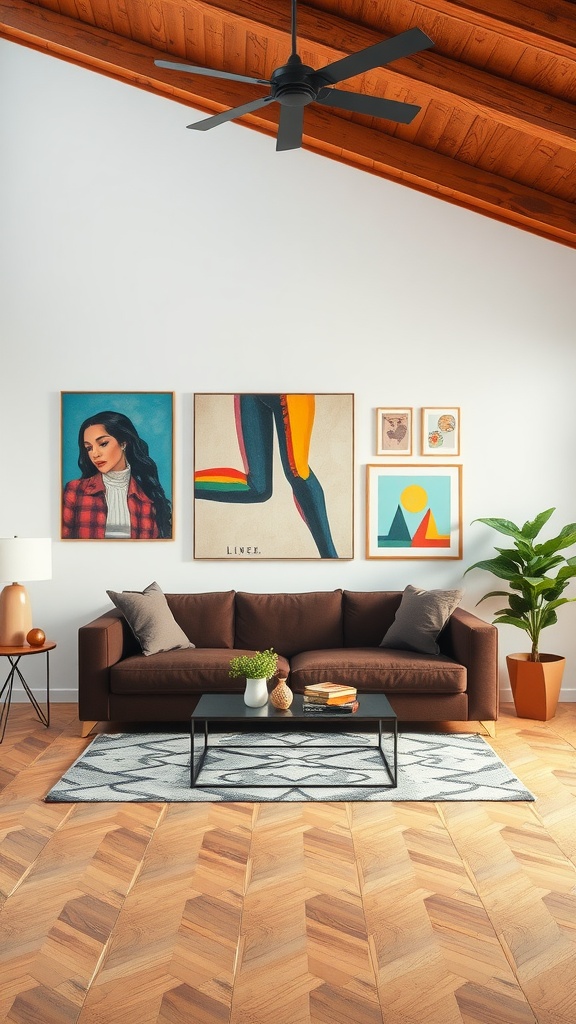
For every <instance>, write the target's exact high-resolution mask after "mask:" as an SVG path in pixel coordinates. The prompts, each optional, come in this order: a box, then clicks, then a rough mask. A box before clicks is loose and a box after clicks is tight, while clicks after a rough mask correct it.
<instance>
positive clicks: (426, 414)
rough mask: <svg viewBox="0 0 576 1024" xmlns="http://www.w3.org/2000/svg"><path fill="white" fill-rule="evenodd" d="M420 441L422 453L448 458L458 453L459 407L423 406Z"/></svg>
mask: <svg viewBox="0 0 576 1024" xmlns="http://www.w3.org/2000/svg"><path fill="white" fill-rule="evenodd" d="M420 443H421V450H422V455H438V456H440V457H443V458H445V459H446V458H450V457H451V456H452V455H460V409H459V407H458V406H445V405H439V406H425V407H424V408H423V409H422V417H421V435H420Z"/></svg>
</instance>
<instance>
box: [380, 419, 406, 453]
mask: <svg viewBox="0 0 576 1024" xmlns="http://www.w3.org/2000/svg"><path fill="white" fill-rule="evenodd" d="M376 455H412V409H410V408H409V409H376Z"/></svg>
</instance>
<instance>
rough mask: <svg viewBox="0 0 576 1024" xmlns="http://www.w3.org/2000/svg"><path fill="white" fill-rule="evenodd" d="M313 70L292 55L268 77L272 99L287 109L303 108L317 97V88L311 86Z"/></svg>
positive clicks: (294, 54) (296, 56)
mask: <svg viewBox="0 0 576 1024" xmlns="http://www.w3.org/2000/svg"><path fill="white" fill-rule="evenodd" d="M314 74H315V71H314V68H311V67H309V66H308V65H307V64H303V63H302V61H301V60H300V57H299V56H298V54H296V53H293V54H291V55H290V57H289V58H288V63H287V64H283V65H282V67H280V68H276V70H275V71H273V72H272V75H271V76H270V82H271V84H272V91H273V94H274V98H275V99H276V100H278V102H279V103H283V104H285V105H286V106H288V107H305V106H306V105H307V104H308V103H313V102H314V100H315V99H316V98H317V96H318V92H319V89H318V87H316V86H314V85H313V84H312V80H311V79H312V76H313V75H314Z"/></svg>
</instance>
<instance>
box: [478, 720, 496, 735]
mask: <svg viewBox="0 0 576 1024" xmlns="http://www.w3.org/2000/svg"><path fill="white" fill-rule="evenodd" d="M480 725H482V726H483V727H484V728H485V729H486V732H487V733H488V735H489V736H492V738H493V739H495V737H496V722H495V721H494V722H493V721H489V722H480Z"/></svg>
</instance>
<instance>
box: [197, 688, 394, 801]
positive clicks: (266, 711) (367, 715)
mask: <svg viewBox="0 0 576 1024" xmlns="http://www.w3.org/2000/svg"><path fill="white" fill-rule="evenodd" d="M302 704H303V697H302V695H301V694H299V693H295V694H294V700H293V702H292V705H291V706H290V708H289V709H288V711H278V710H277V709H276V708H275V707H273V705H272V704H270V702H268V704H265V705H264V707H262V708H249V707H248V706H247V705H246V704H245V703H244V698H243V696H242V694H239V693H209V694H204V696H203V697H201V698H200V700H199V701H198V704H197V705H196V707H195V708H194V711H193V712H192V717H191V719H190V786H191V787H192V786H198V787H202V786H206V787H208V786H212V785H214V783H202V782H199V781H198V776H199V775H200V772H201V771H202V767H203V765H204V762H205V760H206V755H207V753H208V749H209V746H210V726H222V725H224V724H226V723H230V724H232V725H234V726H239V725H244V724H246V723H250V722H254V723H255V722H256V721H259V722H269V723H270V725H272V724H273V725H274V727H275V728H276V726H277V725H278V726H280V727H281V728H282V729H283V730H284V729H285V730H288V731H290V730H292V731H294V730H295V727H296V728H297V727H301V726H302V725H305V726H306V729H309V728H311V727H312V728H313V727H314V726H315V725H317V724H318V723H322V724H324V723H326V722H329V723H330V725H331V726H332V727H334V726H336V727H337V729H338V731H339V732H342V733H343V734H344V735H345V733H346V731H347V730H353V729H354V727H355V726H356V725H358V724H359V723H360V722H362V723H371V724H373V725H374V726H375V729H376V730H377V737H378V742H377V745H376V746H374V745H373V744H367V745H366V747H358V746H351V745H350V744H346V743H337V744H334V743H330V744H329V748H330V749H331V750H333V749H334V747H340V748H341V749H345V750H366V749H370V750H377V751H378V752H379V754H380V757H381V759H382V763H383V765H384V767H385V769H386V773H387V775H388V778H389V780H390V782H389V783H388V784H386V788H390V789H395V788H396V786H397V785H398V719H397V717H396V714H395V713H394V711H393V710H392V707H391V706H390V703H389V701H388V699H387V698H386V697H385V696H384V694H383V693H359V694H358V710H357V711H355V712H354V713H353V714H342V712H340V713H338V712H333V713H329V712H323V713H322V714H320V713H318V712H309V711H308V712H307V711H304V709H303V707H302ZM196 723H198V725H199V726H200V728H199V730H198V732H197V731H196ZM384 723H386V724H387V726H388V732H389V733H390V734H391V735H392V737H393V741H394V754H393V759H392V765H390V763H389V762H388V759H387V757H386V754H385V752H384V750H383V748H382V726H383V724H384ZM201 733H202V734H203V736H204V744H203V748H202V750H201V752H200V755H199V757H198V761H197V763H196V739H197V738H198V737H199V736H200V734H201ZM368 735H371V734H370V733H368ZM318 737H319V738H320V739H321V738H322V732H321V731H319V732H318ZM327 748H328V744H322V743H319V744H318V749H319V750H320V751H321V750H323V749H327ZM266 749H267V750H278V749H283V748H280V747H279V746H276V747H274V746H273V745H272V744H268V743H267V744H266ZM308 749H310V748H308ZM218 750H219V751H231V752H243V753H245V751H246V748H245V747H241V746H238V745H236V746H225V747H224V746H220V745H218ZM262 769H263V771H266V765H263V766H262ZM259 785H261V786H264V787H266V788H268V789H277V788H278V782H261V783H259ZM317 786H320V787H322V786H324V787H325V788H329V789H333V788H334V782H326V783H314V788H316V787H317ZM362 786H363V787H366V788H375V789H381V788H383V786H382V783H381V782H378V783H364V782H363V783H362ZM218 788H219V789H220V788H230V789H237V788H238V783H237V782H228V783H226V782H219V783H218Z"/></svg>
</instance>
